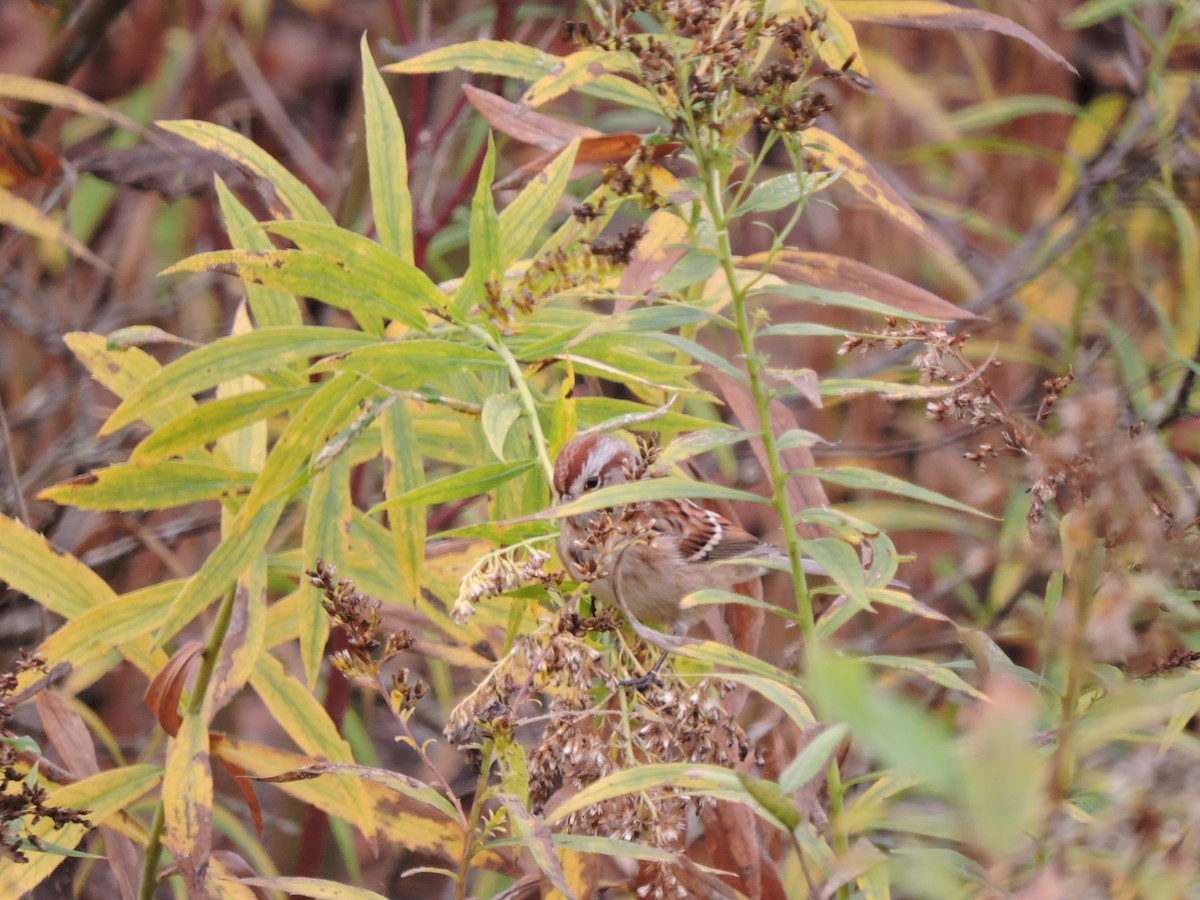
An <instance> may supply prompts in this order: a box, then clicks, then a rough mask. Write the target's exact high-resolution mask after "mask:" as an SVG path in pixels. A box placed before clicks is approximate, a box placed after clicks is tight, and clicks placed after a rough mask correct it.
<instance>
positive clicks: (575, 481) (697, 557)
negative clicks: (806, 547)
mask: <svg viewBox="0 0 1200 900" xmlns="http://www.w3.org/2000/svg"><path fill="white" fill-rule="evenodd" d="M636 462H637V454H636V453H635V451H634V449H633V448H632V447H631V446H629V444H627V443H625V441H623V440H620V439H619V438H615V437H612V436H610V435H603V434H591V435H586V436H584V437H578V438H576V439H575V440H573V441H571V442H570V443H569V444H567V445H566V446H565V447H563V449H562V451H561V452H560V453H559V454H558V460H557V461H556V463H555V466H554V493H555V495H556V496H557V498H558V502H559V503H560V504H562V503H567V502H570V501H572V500H576V499H578V498H579V497H581V496H583V495H584V494H586V493H587V492H589V491H594V490H598V489H599V488H603V487H608V486H610V485H614V484H620V483H621V482H624V481H627V480H628V479H629V478H631V477H632V473H633V470H634V465H635V463H636ZM626 514H627V511H626V510H625V509H624V508H620V507H618V508H614V509H610V510H597V511H595V512H589V513H583V514H581V515H577V516H568V517H565V518H564V519H563V520H562V531H561V532H560V534H559V537H558V555H559V557H560V558H561V559H562V562H563V565H564V566H565V567H566V569H567V573H568V574H569V575H570V576H571V577H572V578H574V579H576V580H578V581H586V580H588V579H589V578H590V577H594V576H595V575H596V574H597V568H599V569H600V570H601V571H600V574H601V575H602V577H599V578H595V580H593V581H591V583H590V585H589V587H590V589H591V592H592V595H593V596H595V597H596V598H597V599H599V600H601V601H603V602H605V603H608V604H612V605H614V606H615V605H617V601H616V597H615V595H614V592H613V587H612V582H611V577H612V576H611V571H614V570H615V571H616V572H617V577H618V578H619V579H620V582H619V585H620V595H621V600H623V601H624V603H625V605H626V607H628V610H629V612H631V613H633V615H634V616H636V617H637V618H638V619H640V620H641V621H643V622H647V623H650V624H655V625H663V626H667V627H669V628H670V629H671V630H672V631H674V632H676V633H681V632H683V631H686V630H687V628H688V627H689V626H690V625H692V624H694V623H695V622H697V621H699V620H700V619H701V618H703V616H704V614H705V612H706V610H707V607H704V606H700V607H694V608H688V609H684V608H683V607H682V606H681V602H682V600H683V598H684V597H686V596H687V595H688V594H691V593H694V592H695V591H699V590H702V589H704V588H718V589H721V590H729V589H730V588H732V587H733V586H734V585H735V584H741V583H742V582H746V581H753V580H754V579H755V578H758V577H760V576H761V575H762V574H763V573H764V572H765V571H766V569H765V568H764V567H763V566H762V565H760V563H762V562H764V561H768V560H771V561H782V560H785V559H786V557H785V556H784V554H783V552H782V551H781V550H780V549H779V548H778V547H775V546H773V545H772V544H767V543H764V542H763V541H760V540H759V539H758V538H756V537H755V536H754V535H752V534H750V532H748V531H746V530H745V529H744V528H739V527H738V526H737V525H734V524H733V523H732V522H730V521H729V520H728V519H727V518H725V517H724V516H722V515H720V514H718V513H715V512H713V511H712V510H710V509H705V508H704V507H703V506H700V505H699V504H697V503H694V502H692V501H691V500H654V501H651V502H648V503H644V504H640V505H639V506H638V507H637V508H636V510H635V511H634V512H633V515H632V517H627V515H626ZM606 515H610V516H611V517H612V519H613V520H614V521H616V522H618V523H621V525H620V528H621V530H623V531H624V530H627V531H628V532H630V533H631V534H633V535H635V536H637V538H638V539H635V540H633V541H631V542H628V543H626V544H625V546H624V548H623V549H621V550H619V551H618V552H619V553H620V561H619V564H618V565H614V562H615V560H614V559H603V560H601V559H598V558H597V557H598V556H599V555H602V554H601V550H600V549H599V548H598V547H597V541H596V540H595V537H594V535H595V533H596V530H597V527H598V526H600V524H601V522H602V521H603V520H604V518H605V516H606ZM623 518H624V519H625V521H624V522H622V519H623ZM614 556H615V554H614ZM717 563H721V564H720V565H717ZM660 663H661V660H660ZM655 668H656V669H657V666H655Z"/></svg>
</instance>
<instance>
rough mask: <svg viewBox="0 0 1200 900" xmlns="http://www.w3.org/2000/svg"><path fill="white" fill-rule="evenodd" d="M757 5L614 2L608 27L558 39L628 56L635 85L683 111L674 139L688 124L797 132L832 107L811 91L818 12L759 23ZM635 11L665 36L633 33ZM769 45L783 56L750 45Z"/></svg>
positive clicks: (575, 29)
mask: <svg viewBox="0 0 1200 900" xmlns="http://www.w3.org/2000/svg"><path fill="white" fill-rule="evenodd" d="M755 6H756V5H755V4H752V3H747V2H728V0H722V2H718V0H674V2H657V3H655V2H646V0H619V2H617V3H615V4H614V8H613V14H612V20H611V21H612V24H611V25H610V27H609V28H608V29H605V30H602V31H599V32H597V31H593V29H592V28H591V27H590V26H588V25H586V24H584V23H580V22H568V23H567V24H566V25H564V27H563V36H564V38H565V39H567V40H568V41H571V42H573V43H575V44H576V45H578V46H585V47H586V46H593V47H600V48H603V49H608V50H616V51H626V52H628V53H630V54H631V55H632V56H633V57H634V58H635V59H636V60H637V64H638V69H639V73H640V74H639V81H640V82H641V83H642V84H644V85H646V86H647V87H650V88H651V89H653V90H656V91H657V92H658V93H659V95H660V96H661V98H662V100H663V107H664V109H665V110H668V111H669V110H680V112H678V113H676V114H674V116H673V126H672V127H673V134H676V135H682V134H685V133H686V132H687V131H688V130H689V128H691V127H697V128H708V129H712V130H714V131H716V132H718V133H725V134H737V133H740V132H741V131H742V130H744V128H745V125H746V123H748V122H750V121H753V122H756V123H757V124H758V126H759V127H760V128H761V129H763V130H768V131H775V132H778V133H780V134H784V135H789V134H794V133H797V132H800V131H803V130H804V129H805V128H808V127H809V126H810V125H811V124H812V123H813V120H814V119H816V118H817V117H818V116H820V115H822V114H823V113H825V112H827V111H828V110H829V109H830V108H831V105H830V103H829V101H828V100H827V99H826V98H825V96H824V95H822V94H820V93H817V92H815V91H812V90H811V89H810V87H809V82H810V81H811V79H810V78H809V71H810V69H811V68H812V65H813V62H814V60H815V59H816V56H817V47H818V46H819V45H820V43H821V42H823V41H824V40H826V39H827V37H828V33H827V30H826V26H825V20H824V17H823V14H816V13H812V14H809V15H801V16H794V17H786V18H785V17H779V16H774V15H771V16H765V17H764V16H763V15H762V14H761V13H760V12H759V10H758V9H756V8H755ZM640 12H650V13H651V14H652V15H653V16H654V17H655V18H656V19H657V20H659V21H660V22H661V23H662V24H663V30H664V34H665V35H667V36H659V35H650V34H643V33H638V31H637V26H636V23H635V22H634V20H633V17H634V16H635V15H636V14H637V13H640ZM770 39H774V40H775V43H776V45H777V47H778V48H779V54H778V55H779V56H780V57H781V58H777V59H774V60H772V61H770V62H765V63H764V62H763V61H762V60H760V59H759V58H758V57H757V56H756V55H755V53H754V52H753V51H752V49H750V48H753V47H755V46H757V45H760V44H761V42H763V41H764V40H770ZM850 62H851V61H850V60H847V65H849V64H850ZM828 74H829V75H830V76H833V77H836V76H838V75H841V74H843V73H841V72H833V73H828ZM684 108H686V115H685V112H684ZM689 120H690V123H689Z"/></svg>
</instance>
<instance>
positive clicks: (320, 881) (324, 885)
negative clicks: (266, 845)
mask: <svg viewBox="0 0 1200 900" xmlns="http://www.w3.org/2000/svg"><path fill="white" fill-rule="evenodd" d="M238 882H239V883H240V884H245V885H249V886H250V887H259V888H266V889H267V890H271V891H286V892H287V893H288V894H291V895H293V896H297V897H312V898H313V900H388V898H387V897H385V896H384V895H383V894H377V893H375V892H374V891H368V890H367V889H366V888H360V887H352V886H350V885H347V884H342V883H341V882H339V881H326V880H325V879H324V878H303V877H300V876H297V875H276V876H274V877H271V878H239V879H238Z"/></svg>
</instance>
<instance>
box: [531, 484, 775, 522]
mask: <svg viewBox="0 0 1200 900" xmlns="http://www.w3.org/2000/svg"><path fill="white" fill-rule="evenodd" d="M680 497H691V498H695V499H697V500H700V499H710V500H748V501H750V502H752V503H766V502H767V501H766V500H764V499H763V498H762V497H760V496H759V495H758V494H752V493H750V492H749V491H740V490H738V489H737V488H731V487H725V486H724V485H720V484H708V483H706V482H703V481H689V480H688V479H686V478H677V477H675V476H668V477H667V478H647V479H644V480H642V481H632V482H628V483H625V484H614V485H612V486H611V487H606V488H601V489H600V490H598V491H589V492H588V493H587V494H585V495H584V496H582V497H580V498H579V499H577V500H572V501H571V502H570V503H564V504H563V505H562V506H557V507H555V508H554V509H552V510H547V511H546V512H544V513H540V514H539V516H538V517H539V518H543V519H562V518H565V517H566V516H577V515H579V514H580V513H585V512H592V511H593V510H597V509H608V508H609V507H612V506H623V505H625V504H627V503H647V502H649V501H651V500H673V499H677V498H680Z"/></svg>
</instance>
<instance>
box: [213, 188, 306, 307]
mask: <svg viewBox="0 0 1200 900" xmlns="http://www.w3.org/2000/svg"><path fill="white" fill-rule="evenodd" d="M216 183H217V200H218V201H219V203H220V205H221V217H222V218H223V219H224V220H225V231H226V233H228V235H229V243H230V244H232V245H233V249H235V250H256V251H263V250H274V249H275V245H274V244H272V243H271V239H270V238H269V237H267V235H266V233H265V232H264V231H263V230H262V229H261V228H259V227H258V223H257V222H256V221H255V220H254V216H252V215H251V214H250V210H248V209H246V207H245V206H243V205H242V202H241V201H240V200H238V198H237V197H235V196H234V195H233V194H232V193H230V191H229V188H227V187H225V182H224V181H222V180H221V178H220V176H217V182H216ZM246 299H247V300H248V301H249V302H250V311H251V312H252V313H254V321H255V323H256V324H257V325H258V326H259V327H260V328H261V327H264V326H267V325H300V324H302V323H303V319H302V317H301V315H300V305H299V304H298V303H297V302H296V298H295V297H294V296H292V294H291V293H289V292H288V291H283V290H275V289H273V288H269V287H263V286H262V285H260V284H256V283H254V282H252V281H247V282H246Z"/></svg>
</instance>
